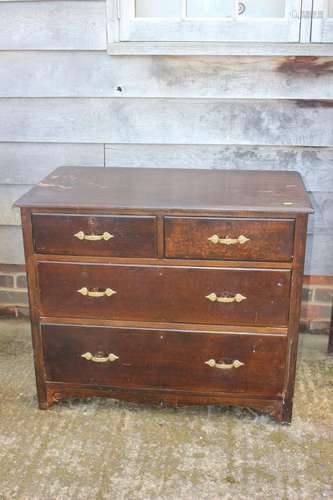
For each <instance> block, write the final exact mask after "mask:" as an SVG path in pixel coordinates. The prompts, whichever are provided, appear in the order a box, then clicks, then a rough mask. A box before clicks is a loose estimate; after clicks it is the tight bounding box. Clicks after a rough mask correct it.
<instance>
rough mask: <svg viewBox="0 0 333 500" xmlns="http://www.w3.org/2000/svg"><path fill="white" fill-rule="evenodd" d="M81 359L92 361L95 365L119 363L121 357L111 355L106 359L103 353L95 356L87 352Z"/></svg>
mask: <svg viewBox="0 0 333 500" xmlns="http://www.w3.org/2000/svg"><path fill="white" fill-rule="evenodd" d="M81 358H84V359H86V360H87V361H92V362H93V363H107V362H110V363H113V362H114V361H117V359H119V356H116V355H115V354H112V353H111V354H109V355H108V356H106V357H103V353H100V352H98V353H97V354H95V356H94V355H93V354H91V352H86V353H85V354H82V355H81Z"/></svg>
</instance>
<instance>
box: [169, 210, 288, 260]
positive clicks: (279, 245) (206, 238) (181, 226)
mask: <svg viewBox="0 0 333 500" xmlns="http://www.w3.org/2000/svg"><path fill="white" fill-rule="evenodd" d="M293 240H294V221H293V220H292V219H240V218H213V217H211V218H209V217H166V218H165V248H166V250H165V254H166V257H169V258H192V259H224V260H259V261H260V260H261V261H272V262H274V261H275V262H282V261H285V262H288V261H291V260H292V257H293Z"/></svg>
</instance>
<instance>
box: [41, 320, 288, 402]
mask: <svg viewBox="0 0 333 500" xmlns="http://www.w3.org/2000/svg"><path fill="white" fill-rule="evenodd" d="M42 338H43V345H44V356H45V365H46V376H47V380H48V381H53V382H67V383H75V384H88V385H105V386H111V387H119V388H122V387H123V388H127V389H136V388H137V389H142V388H145V389H149V388H154V389H173V390H185V391H186V390H187V391H191V392H219V391H221V392H233V393H238V392H239V393H246V394H247V395H251V394H253V395H267V396H279V395H281V393H282V386H283V376H284V369H285V362H286V337H281V336H278V335H276V336H273V335H272V336H271V335H269V336H268V335H265V336H261V335H248V334H230V333H229V334H224V333H207V332H200V333H199V332H181V331H170V330H169V331H165V330H130V329H122V328H102V327H86V326H85V327H80V326H64V325H44V326H42ZM82 356H83V357H82Z"/></svg>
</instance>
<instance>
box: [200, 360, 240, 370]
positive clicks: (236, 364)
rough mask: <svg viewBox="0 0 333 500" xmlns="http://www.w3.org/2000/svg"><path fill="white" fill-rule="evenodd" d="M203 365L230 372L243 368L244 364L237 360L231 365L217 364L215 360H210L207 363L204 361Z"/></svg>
mask: <svg viewBox="0 0 333 500" xmlns="http://www.w3.org/2000/svg"><path fill="white" fill-rule="evenodd" d="M205 365H208V366H210V368H218V369H219V370H232V368H240V367H241V366H245V364H244V363H242V362H241V361H238V359H235V361H233V363H218V362H217V361H215V359H210V360H209V361H205Z"/></svg>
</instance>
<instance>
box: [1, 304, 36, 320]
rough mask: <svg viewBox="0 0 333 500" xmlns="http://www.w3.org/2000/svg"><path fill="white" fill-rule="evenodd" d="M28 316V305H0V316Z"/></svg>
mask: <svg viewBox="0 0 333 500" xmlns="http://www.w3.org/2000/svg"><path fill="white" fill-rule="evenodd" d="M28 317H29V308H28V307H24V306H20V307H17V306H2V305H0V318H28Z"/></svg>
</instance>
